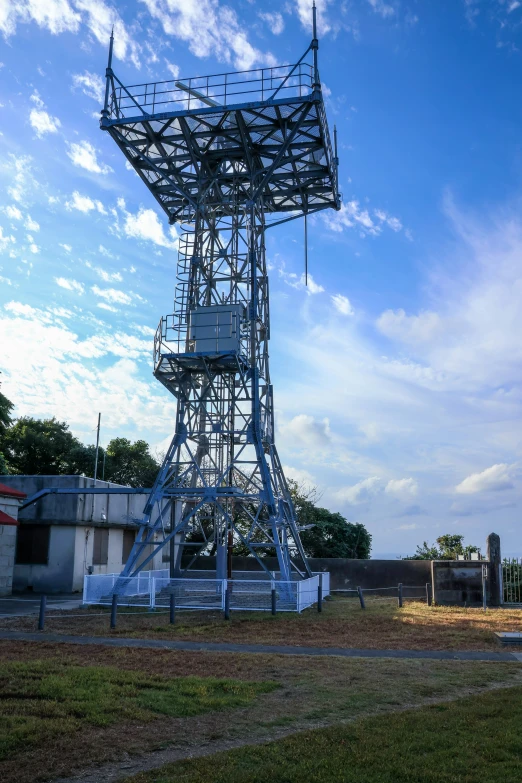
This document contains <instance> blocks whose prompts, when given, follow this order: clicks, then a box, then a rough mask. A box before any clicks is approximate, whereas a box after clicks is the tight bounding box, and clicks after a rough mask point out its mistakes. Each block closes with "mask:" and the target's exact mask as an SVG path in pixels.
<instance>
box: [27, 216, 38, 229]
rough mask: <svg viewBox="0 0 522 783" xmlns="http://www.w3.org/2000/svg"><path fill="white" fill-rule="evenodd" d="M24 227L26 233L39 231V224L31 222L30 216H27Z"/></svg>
mask: <svg viewBox="0 0 522 783" xmlns="http://www.w3.org/2000/svg"><path fill="white" fill-rule="evenodd" d="M24 226H25V227H26V229H27V230H28V231H40V224H39V223H37V222H36V220H33V219H32V217H31V215H27V217H26V219H25V223H24Z"/></svg>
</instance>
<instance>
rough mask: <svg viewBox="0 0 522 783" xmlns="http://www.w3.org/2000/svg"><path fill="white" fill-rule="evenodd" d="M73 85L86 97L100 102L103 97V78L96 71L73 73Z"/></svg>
mask: <svg viewBox="0 0 522 783" xmlns="http://www.w3.org/2000/svg"><path fill="white" fill-rule="evenodd" d="M73 87H74V88H75V89H80V90H81V91H82V92H83V93H84V94H85V95H87V97H88V98H92V99H93V100H94V101H98V103H99V104H102V103H103V101H104V97H105V80H104V79H102V77H101V76H100V75H99V74H97V73H91V72H90V71H85V73H75V74H73Z"/></svg>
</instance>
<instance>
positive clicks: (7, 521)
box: [0, 511, 20, 525]
mask: <svg viewBox="0 0 522 783" xmlns="http://www.w3.org/2000/svg"><path fill="white" fill-rule="evenodd" d="M19 524H20V523H19V522H18V521H17V520H16V519H14V517H10V516H9V514H6V513H5V511H0V525H19Z"/></svg>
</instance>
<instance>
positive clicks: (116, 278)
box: [85, 261, 123, 283]
mask: <svg viewBox="0 0 522 783" xmlns="http://www.w3.org/2000/svg"><path fill="white" fill-rule="evenodd" d="M85 265H86V266H87V267H89V269H92V270H93V272H96V274H97V275H98V277H100V278H101V279H102V280H103V282H104V283H121V281H122V280H123V277H122V276H121V274H120V272H107V270H106V269H102V267H101V266H93V265H92V264H91V263H90V262H89V261H87V262H86V264H85Z"/></svg>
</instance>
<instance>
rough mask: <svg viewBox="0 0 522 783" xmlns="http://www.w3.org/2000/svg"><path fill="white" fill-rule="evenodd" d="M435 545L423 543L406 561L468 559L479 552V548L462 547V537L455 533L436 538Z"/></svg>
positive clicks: (469, 545) (471, 546)
mask: <svg viewBox="0 0 522 783" xmlns="http://www.w3.org/2000/svg"><path fill="white" fill-rule="evenodd" d="M436 544H438V546H436V545H435V544H433V545H431V546H430V545H429V544H428V542H427V541H424V542H423V544H422V546H418V547H417V551H416V553H415V554H414V555H413V557H407V558H405V559H406V560H456V559H457V557H458V556H459V555H460V556H462V555H464V556H465V557H466V556H467V557H469V555H471V553H472V552H480V548H479V547H477V546H473V545H471V544H468V545H467V546H464V536H462V535H460V534H456V533H446V534H445V535H443V536H439V537H438V538H437V541H436Z"/></svg>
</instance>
